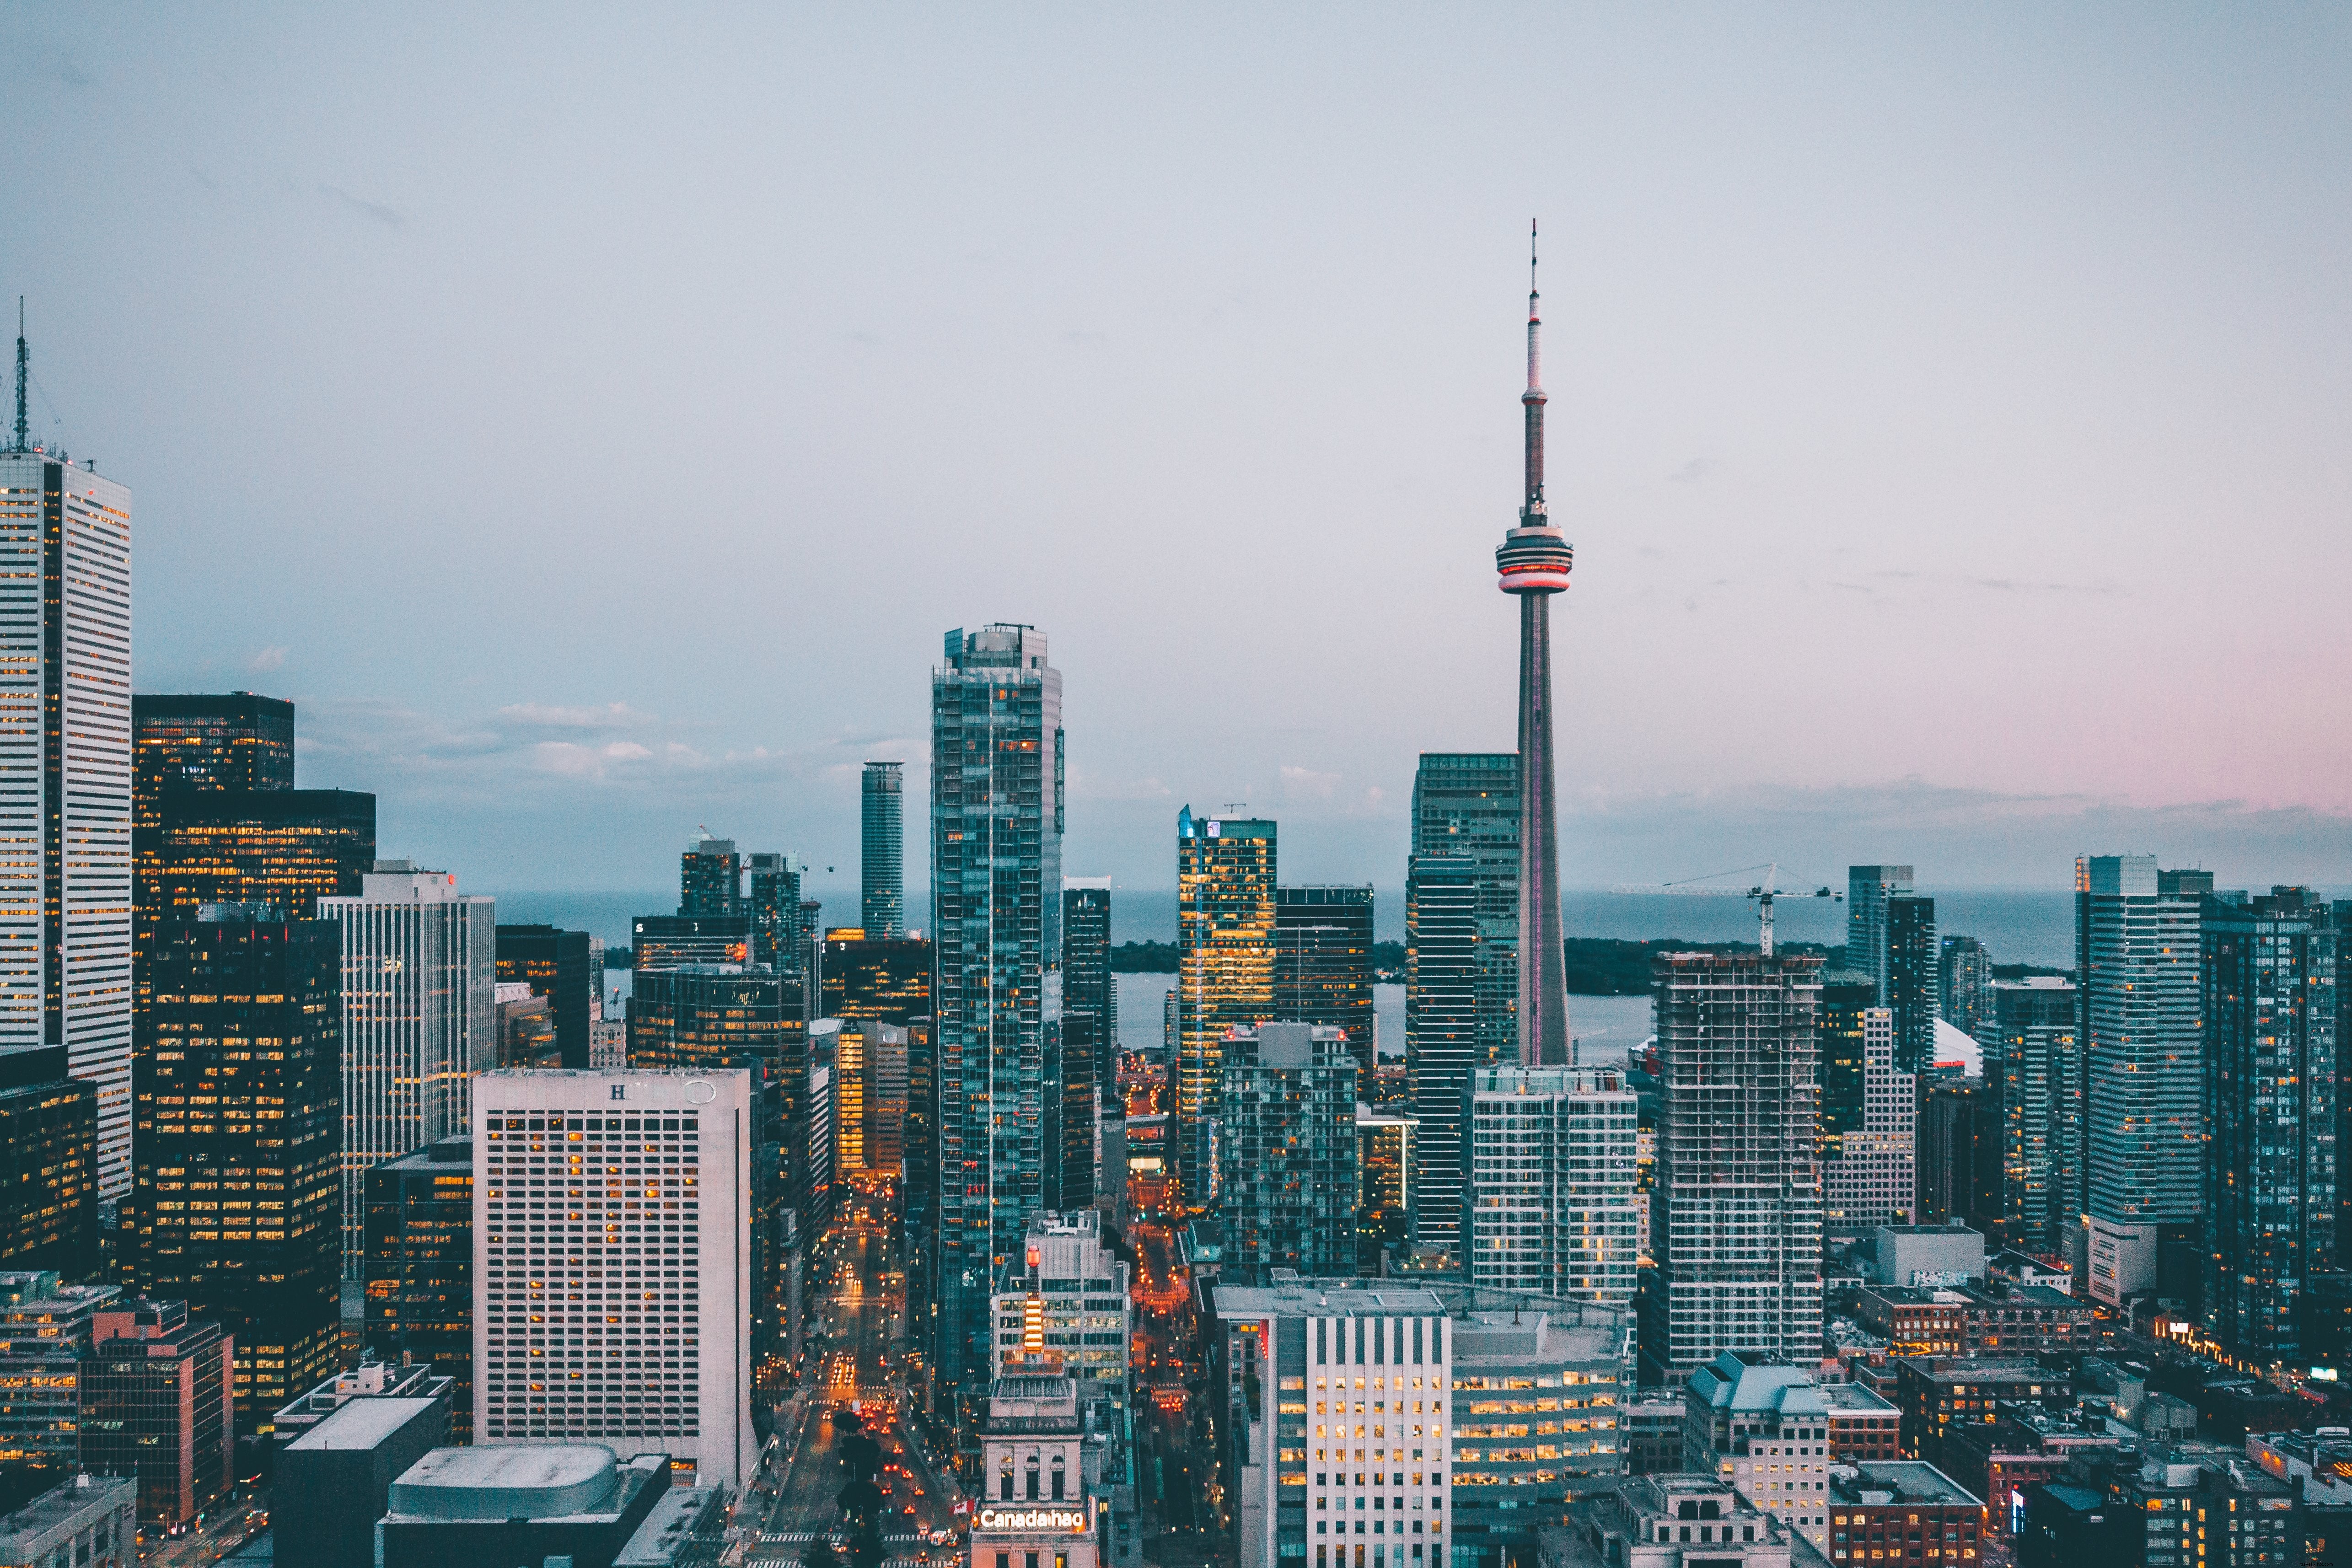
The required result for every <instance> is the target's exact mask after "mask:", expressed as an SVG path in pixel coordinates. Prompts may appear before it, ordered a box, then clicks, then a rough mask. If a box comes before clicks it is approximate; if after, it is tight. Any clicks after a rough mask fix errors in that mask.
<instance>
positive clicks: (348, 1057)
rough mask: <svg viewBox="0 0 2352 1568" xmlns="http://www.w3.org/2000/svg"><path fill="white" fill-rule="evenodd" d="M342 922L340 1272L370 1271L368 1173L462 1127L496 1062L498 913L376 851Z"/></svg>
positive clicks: (332, 909) (441, 877) (343, 904)
mask: <svg viewBox="0 0 2352 1568" xmlns="http://www.w3.org/2000/svg"><path fill="white" fill-rule="evenodd" d="M319 918H320V919H321V920H331V921H340V922H341V925H342V928H343V1278H344V1279H345V1280H346V1281H350V1280H355V1279H361V1278H362V1276H363V1273H364V1268H365V1245H366V1244H365V1234H364V1226H363V1224H362V1219H363V1215H364V1212H365V1205H364V1199H365V1194H366V1185H367V1171H368V1168H369V1167H370V1166H372V1165H378V1164H381V1163H383V1162H384V1161H386V1160H396V1159H399V1158H400V1157H401V1156H402V1155H404V1154H408V1153H413V1152H415V1151H416V1150H418V1149H421V1148H423V1147H424V1146H425V1144H427V1143H435V1142H439V1141H440V1140H442V1139H444V1138H455V1137H458V1136H460V1135H461V1134H463V1133H464V1131H465V1130H466V1127H467V1092H468V1087H469V1084H470V1081H471V1079H472V1078H473V1076H474V1075H475V1074H477V1073H480V1072H484V1071H487V1070H488V1069H489V1068H493V1067H496V1066H497V1065H498V1050H499V1040H498V1008H497V1001H496V997H497V987H498V971H499V938H498V913H497V910H496V907H495V904H494V902H493V900H489V899H488V898H483V897H479V896H468V895H465V894H461V893H459V892H458V891H457V878H456V877H455V876H453V875H451V874H450V873H448V872H446V871H421V870H419V869H417V868H416V866H415V862H413V861H408V860H379V861H377V862H376V863H375V869H374V870H373V871H370V872H369V873H367V875H365V876H364V877H362V879H360V892H359V896H358V897H357V898H331V899H320V900H319Z"/></svg>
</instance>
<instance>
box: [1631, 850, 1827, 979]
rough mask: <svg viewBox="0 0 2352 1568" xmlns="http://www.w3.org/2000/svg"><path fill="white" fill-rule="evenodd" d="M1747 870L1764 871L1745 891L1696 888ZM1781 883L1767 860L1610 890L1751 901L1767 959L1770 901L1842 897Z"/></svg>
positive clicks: (1776, 868)
mask: <svg viewBox="0 0 2352 1568" xmlns="http://www.w3.org/2000/svg"><path fill="white" fill-rule="evenodd" d="M1749 871H1761V872H1763V873H1764V879H1763V880H1762V881H1760V882H1756V883H1752V884H1750V885H1749V886H1748V887H1745V888H1704V887H1701V886H1699V884H1700V883H1702V882H1712V881H1714V880H1715V879H1717V878H1718V877H1738V876H1742V875H1745V874H1746V873H1748V872H1749ZM1779 881H1780V864H1779V862H1777V861H1768V862H1767V863H1765V864H1764V865H1761V866H1735V867H1733V868H1731V869H1730V870H1728V871H1710V872H1708V873H1707V874H1706V876H1704V877H1686V878H1685V879H1682V880H1681V881H1679V882H1642V883H1634V884H1628V885H1626V886H1622V887H1618V888H1612V889H1610V890H1611V891H1612V892H1617V893H1658V894H1665V893H1677V894H1681V895H1683V896H1685V897H1689V898H1702V899H1753V900H1755V901H1756V918H1757V924H1758V928H1759V931H1758V942H1757V945H1759V947H1761V948H1762V949H1763V950H1764V956H1765V957H1767V958H1769V957H1771V956H1772V900H1775V899H1829V900H1843V899H1844V898H1845V895H1844V894H1843V893H1841V892H1839V891H1837V890H1836V889H1833V888H1830V887H1826V886H1823V887H1819V888H1816V889H1813V890H1812V891H1811V892H1810V893H1806V892H1800V891H1798V890H1796V889H1790V888H1780V887H1778V886H1776V884H1777V883H1778V882H1779Z"/></svg>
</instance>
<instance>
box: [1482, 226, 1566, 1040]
mask: <svg viewBox="0 0 2352 1568" xmlns="http://www.w3.org/2000/svg"><path fill="white" fill-rule="evenodd" d="M1528 244H1529V247H1530V249H1529V253H1528V389H1527V391H1526V392H1524V393H1522V394H1520V396H1519V404H1520V406H1521V407H1522V408H1523V409H1525V410H1526V420H1527V495H1526V499H1525V500H1522V501H1521V502H1520V504H1519V525H1518V526H1517V528H1515V529H1512V530H1511V531H1509V532H1508V533H1507V534H1506V535H1505V536H1504V539H1503V543H1502V546H1501V547H1500V548H1499V549H1497V550H1496V552H1495V571H1496V574H1497V576H1498V577H1499V578H1500V580H1501V581H1500V586H1501V588H1502V590H1503V592H1504V593H1506V594H1509V595H1514V596H1515V597H1517V600H1518V601H1519V931H1518V936H1519V990H1518V1017H1519V1061H1520V1063H1521V1065H1523V1066H1527V1067H1565V1066H1567V1065H1568V967H1567V965H1568V959H1567V952H1566V939H1565V934H1564V932H1563V931H1561V929H1560V917H1559V826H1558V821H1557V807H1556V804H1555V802H1554V799H1553V795H1554V790H1553V787H1552V743H1551V709H1552V680H1551V596H1552V595H1554V594H1558V593H1561V592H1564V591H1565V590H1566V589H1567V587H1568V573H1569V568H1570V565H1571V564H1573V563H1574V562H1575V559H1576V552H1574V551H1572V550H1570V548H1569V545H1568V541H1567V539H1566V537H1565V536H1564V535H1562V533H1561V532H1560V531H1559V529H1558V528H1557V527H1555V526H1554V525H1553V523H1552V521H1551V519H1550V518H1549V516H1548V515H1546V510H1545V502H1544V427H1543V411H1544V391H1543V352H1542V349H1543V317H1542V314H1541V312H1540V311H1539V310H1538V309H1537V307H1538V303H1539V302H1540V301H1539V299H1538V295H1537V293H1536V289H1535V257H1534V253H1533V249H1532V247H1533V244H1534V238H1533V230H1532V229H1530V231H1529V239H1528Z"/></svg>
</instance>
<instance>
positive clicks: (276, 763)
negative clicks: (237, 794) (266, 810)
mask: <svg viewBox="0 0 2352 1568" xmlns="http://www.w3.org/2000/svg"><path fill="white" fill-rule="evenodd" d="M131 778H132V798H133V801H134V803H135V804H134V810H133V825H134V827H137V828H146V827H152V826H154V825H155V824H156V823H157V822H159V821H161V820H162V817H161V816H160V812H161V808H162V805H163V797H164V796H165V795H169V794H171V793H173V792H174V791H177V790H183V789H192V790H203V791H210V790H236V789H292V788H293V787H294V704H292V703H291V702H289V701H286V700H284V699H282V698H278V697H257V696H255V695H254V694H253V693H252V692H250V691H229V692H223V693H219V694H216V695H197V694H193V693H191V694H184V695H170V696H166V695H161V694H149V695H146V696H134V697H132V698H131Z"/></svg>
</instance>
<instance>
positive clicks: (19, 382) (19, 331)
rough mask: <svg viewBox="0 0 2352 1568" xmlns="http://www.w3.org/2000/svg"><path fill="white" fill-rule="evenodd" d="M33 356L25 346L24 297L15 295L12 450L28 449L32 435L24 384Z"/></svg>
mask: <svg viewBox="0 0 2352 1568" xmlns="http://www.w3.org/2000/svg"><path fill="white" fill-rule="evenodd" d="M32 374H33V356H32V354H31V353H29V352H28V351H27V350H26V347H25V297H24V296H23V295H22V294H19V295H17V296H16V445H15V446H13V447H9V448H8V449H9V450H10V451H12V452H22V451H26V450H28V449H29V448H30V446H31V441H32V436H31V431H30V428H29V427H28V426H27V424H26V408H25V384H26V382H27V381H29V380H30V379H31V378H32Z"/></svg>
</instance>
